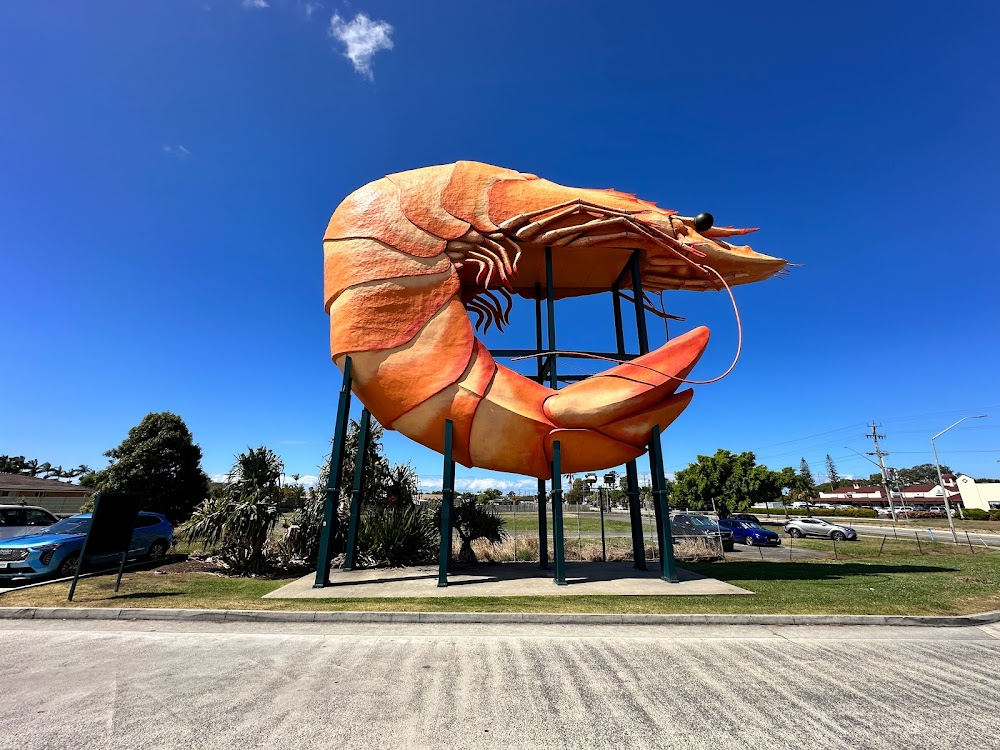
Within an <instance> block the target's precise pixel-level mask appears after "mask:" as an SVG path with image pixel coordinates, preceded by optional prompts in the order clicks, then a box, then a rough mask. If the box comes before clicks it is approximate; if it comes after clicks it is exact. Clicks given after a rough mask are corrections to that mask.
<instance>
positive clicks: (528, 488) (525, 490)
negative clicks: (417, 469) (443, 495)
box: [420, 476, 538, 494]
mask: <svg viewBox="0 0 1000 750" xmlns="http://www.w3.org/2000/svg"><path fill="white" fill-rule="evenodd" d="M441 484H442V481H441V477H440V476H424V477H420V489H422V490H423V491H424V492H440V491H441ZM491 488H492V489H497V490H500V491H502V492H503V493H504V494H506V493H508V492H511V491H513V492H516V493H518V494H530V493H533V492H537V491H538V480H537V479H531V478H529V477H525V478H523V479H494V478H492V477H456V478H455V489H456V490H457V491H458V492H482V491H483V490H488V489H491Z"/></svg>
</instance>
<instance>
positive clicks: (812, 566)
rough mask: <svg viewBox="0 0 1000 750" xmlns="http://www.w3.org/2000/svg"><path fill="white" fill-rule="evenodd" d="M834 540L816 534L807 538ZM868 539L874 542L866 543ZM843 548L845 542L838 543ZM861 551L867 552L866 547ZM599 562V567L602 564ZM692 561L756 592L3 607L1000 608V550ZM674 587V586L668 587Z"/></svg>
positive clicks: (194, 595) (208, 595)
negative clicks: (794, 559)
mask: <svg viewBox="0 0 1000 750" xmlns="http://www.w3.org/2000/svg"><path fill="white" fill-rule="evenodd" d="M813 543H818V544H824V542H823V541H821V540H819V541H813V540H810V541H809V542H807V543H806V544H813ZM860 544H864V543H859V545H860ZM839 548H840V545H838V549H839ZM857 550H858V551H862V550H863V548H861V547H860V546H859V547H857ZM595 564H596V563H595ZM684 567H686V568H688V569H689V570H693V571H695V572H697V573H701V574H703V575H707V576H711V577H714V578H718V579H720V580H723V581H727V582H729V583H732V584H734V585H736V586H739V587H741V588H744V589H749V590H750V591H753V592H755V593H756V596H753V597H746V596H744V597H727V596H713V597H697V596H678V597H653V596H566V597H562V596H560V597H481V598H455V599H443V598H441V599H439V598H416V599H261V597H262V596H263V595H264V594H266V593H268V592H270V591H273V590H275V589H276V588H278V587H280V586H283V585H284V584H286V583H288V582H289V580H291V579H280V580H268V579H247V578H242V579H241V578H224V577H221V576H217V575H212V574H207V573H168V574H166V575H155V574H154V573H153V572H152V571H139V572H134V573H128V574H127V575H126V576H125V577H124V578H123V579H122V588H121V591H120V592H119V594H117V595H116V594H115V593H114V592H113V591H112V589H113V586H114V576H104V577H100V578H90V579H84V580H82V581H80V583H79V585H78V587H77V592H76V596H75V599H74V601H73V602H72V604H67V602H66V593H67V590H68V586H67V584H64V583H59V584H52V585H50V586H42V587H38V588H34V589H27V590H23V591H12V592H9V593H6V594H3V595H2V596H0V606H3V607H62V606H78V607H176V608H207V609H257V610H354V611H358V610H367V611H385V610H392V611H423V612H434V611H454V612H614V613H620V612H625V613H720V614H725V613H734V614H736V613H795V614H818V613H836V614H890V615H903V614H913V615H917V614H919V615H927V614H938V615H954V614H969V613H973V612H982V611H986V610H992V609H998V608H1000V554H996V553H991V554H976V555H973V554H964V555H955V554H934V555H924V556H919V557H918V556H905V555H901V554H897V555H892V556H888V557H887V556H885V555H883V557H882V558H879V559H871V558H868V559H859V560H841V561H832V560H816V561H802V562H794V563H768V562H753V561H740V562H724V563H690V564H687V565H685V566H684ZM664 585H668V584H664Z"/></svg>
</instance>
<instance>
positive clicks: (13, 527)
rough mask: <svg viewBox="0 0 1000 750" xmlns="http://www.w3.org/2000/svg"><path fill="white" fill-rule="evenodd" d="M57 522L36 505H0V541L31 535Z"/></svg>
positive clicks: (56, 519)
mask: <svg viewBox="0 0 1000 750" xmlns="http://www.w3.org/2000/svg"><path fill="white" fill-rule="evenodd" d="M58 520H59V519H58V518H56V517H55V516H54V515H52V514H51V513H49V512H48V511H47V510H45V508H39V507H38V506H37V505H0V539H10V538H11V537H15V536H22V535H24V534H31V533H32V532H34V531H38V530H39V529H43V528H45V527H46V526H51V525H52V524H54V523H55V522H56V521H58Z"/></svg>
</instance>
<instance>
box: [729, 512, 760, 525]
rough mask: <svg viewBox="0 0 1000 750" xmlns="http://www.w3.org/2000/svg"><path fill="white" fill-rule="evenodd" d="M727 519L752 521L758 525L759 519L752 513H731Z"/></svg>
mask: <svg viewBox="0 0 1000 750" xmlns="http://www.w3.org/2000/svg"><path fill="white" fill-rule="evenodd" d="M729 517H730V518H735V519H737V520H739V521H753V522H754V523H760V519H759V518H757V516H755V515H754V514H753V513H733V514H732V515H730V516H729Z"/></svg>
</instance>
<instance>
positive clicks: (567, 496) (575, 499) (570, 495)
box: [563, 479, 587, 505]
mask: <svg viewBox="0 0 1000 750" xmlns="http://www.w3.org/2000/svg"><path fill="white" fill-rule="evenodd" d="M586 492H587V487H586V483H585V482H584V481H583V480H582V479H574V480H573V485H572V486H571V487H570V488H569V489H568V490H566V491H565V492H564V493H563V500H564V501H565V502H567V503H570V504H571V505H578V504H579V503H582V502H583V496H584V495H585V494H586Z"/></svg>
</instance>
